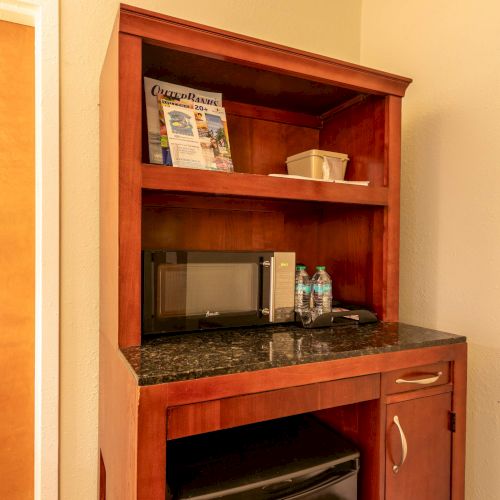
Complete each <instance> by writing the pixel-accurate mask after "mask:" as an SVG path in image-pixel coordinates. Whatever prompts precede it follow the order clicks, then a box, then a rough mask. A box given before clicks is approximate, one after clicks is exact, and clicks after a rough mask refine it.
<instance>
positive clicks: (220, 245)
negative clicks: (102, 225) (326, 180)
mask: <svg viewBox="0 0 500 500" xmlns="http://www.w3.org/2000/svg"><path fill="white" fill-rule="evenodd" d="M209 207H210V206H207V207H206V208H204V209H203V208H199V209H198V208H192V209H189V208H159V207H155V208H147V209H144V211H143V231H142V244H143V248H166V249H171V250H179V249H180V250H183V249H189V250H248V251H251V250H276V249H280V248H281V247H282V246H283V244H282V241H283V214H280V213H279V212H260V211H257V212H253V211H248V212H245V211H241V210H219V209H215V210H214V209H211V208H209ZM186 228H189V231H186Z"/></svg>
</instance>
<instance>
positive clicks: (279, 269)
mask: <svg viewBox="0 0 500 500" xmlns="http://www.w3.org/2000/svg"><path fill="white" fill-rule="evenodd" d="M272 267H273V276H272V280H273V285H272V290H273V292H272V294H271V295H272V297H271V317H270V320H271V322H273V323H282V322H286V321H293V320H294V318H295V315H294V305H295V304H294V302H295V253H294V252H275V253H274V257H273V265H272Z"/></svg>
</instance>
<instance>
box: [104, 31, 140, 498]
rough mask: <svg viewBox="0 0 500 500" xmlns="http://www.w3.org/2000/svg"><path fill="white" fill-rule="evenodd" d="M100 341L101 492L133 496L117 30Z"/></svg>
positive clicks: (107, 70) (110, 83)
mask: <svg viewBox="0 0 500 500" xmlns="http://www.w3.org/2000/svg"><path fill="white" fill-rule="evenodd" d="M99 113H100V116H99V119H100V318H99V319H100V322H99V330H100V332H99V333H100V343H99V449H100V452H101V453H100V457H101V460H102V463H101V468H100V469H101V470H102V471H104V470H105V471H106V474H105V477H101V478H100V483H101V494H102V495H105V498H108V499H113V498H120V499H124V500H129V499H131V500H132V499H135V497H136V470H137V457H136V451H137V450H136V442H137V431H136V425H137V410H136V407H137V404H136V399H137V398H136V384H135V380H134V379H133V376H132V373H131V372H130V371H129V370H128V369H127V368H126V366H125V364H124V361H123V359H122V356H121V354H120V353H119V352H118V349H117V347H118V30H117V26H116V25H115V27H114V30H113V33H112V36H111V40H110V44H109V47H108V51H107V55H106V59H105V62H104V65H103V69H102V73H101V79H100V98H99Z"/></svg>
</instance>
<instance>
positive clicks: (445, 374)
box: [382, 362, 450, 394]
mask: <svg viewBox="0 0 500 500" xmlns="http://www.w3.org/2000/svg"><path fill="white" fill-rule="evenodd" d="M439 373H441V375H439V377H438V378H437V380H436V381H435V382H432V383H430V384H426V385H419V384H416V383H400V384H398V383H396V380H398V379H404V380H409V381H413V380H417V381H418V380H421V379H428V378H435V377H437V376H438V374H439ZM449 381H450V363H448V362H442V363H434V364H432V365H425V366H418V367H413V368H403V369H402V370H395V371H393V372H389V373H384V375H383V377H382V390H383V392H384V393H385V394H395V393H397V392H407V391H416V390H418V389H424V388H426V387H433V386H436V385H443V384H447V383H448V382H449Z"/></svg>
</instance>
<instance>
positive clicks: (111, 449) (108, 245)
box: [99, 6, 466, 500]
mask: <svg viewBox="0 0 500 500" xmlns="http://www.w3.org/2000/svg"><path fill="white" fill-rule="evenodd" d="M144 76H150V77H153V78H160V79H163V80H165V81H170V82H172V83H179V84H185V85H188V86H191V87H195V88H201V89H205V90H209V91H217V92H222V93H223V105H224V107H225V108H226V112H227V116H228V127H229V135H230V141H231V151H232V155H233V162H234V165H235V173H231V174H228V173H219V172H210V171H201V170H189V169H182V168H171V167H162V166H155V165H150V164H148V147H147V129H146V118H145V105H144V91H143V77H144ZM410 81H411V80H409V79H407V78H402V77H399V76H395V75H391V74H387V73H384V72H381V71H375V70H372V69H368V68H363V67H360V66H357V65H354V64H349V63H345V62H341V61H337V60H334V59H330V58H327V57H324V56H320V55H315V54H311V53H307V52H303V51H300V50H297V49H291V48H288V47H284V46H280V45H277V44H273V43H269V42H265V41H261V40H257V39H254V38H250V37H246V36H242V35H237V34H234V33H230V32H226V31H222V30H219V29H214V28H210V27H206V26H202V25H199V24H195V23H191V22H187V21H183V20H179V19H174V18H171V17H167V16H164V15H159V14H154V13H151V12H147V11H144V10H141V9H138V8H135V7H134V8H133V7H128V6H121V8H120V13H119V16H118V18H117V21H116V24H115V26H114V29H113V33H112V36H111V41H110V44H109V48H108V52H107V56H106V59H105V63H104V67H103V70H102V75H101V84H100V127H101V160H100V161H101V184H100V190H101V214H100V220H101V235H100V238H101V239H100V241H101V250H100V251H101V287H100V316H101V319H100V400H99V401H100V410H99V447H100V451H101V468H100V470H101V479H100V484H101V498H107V499H109V500H128V499H136V498H137V499H140V500H160V499H161V500H163V499H164V498H165V491H166V485H165V470H166V463H167V457H168V440H169V439H174V438H176V437H180V436H186V435H189V434H196V433H199V432H205V431H208V430H216V429H220V428H223V427H229V426H235V425H242V424H244V423H249V422H252V421H256V420H265V419H271V418H277V417H280V416H285V414H293V413H301V412H314V411H319V410H322V411H323V417H324V418H325V420H327V421H329V422H331V423H332V425H334V426H335V427H337V428H339V429H340V430H341V431H342V432H344V434H346V435H348V436H349V437H351V439H353V440H354V441H355V442H356V443H357V444H358V445H359V446H360V448H361V449H362V452H363V453H364V454H365V468H364V471H363V472H362V474H361V491H362V497H363V498H364V499H375V498H387V499H396V498H397V499H398V500H400V499H402V498H410V496H404V495H405V494H408V495H409V493H408V492H410V491H412V489H415V488H418V484H419V483H421V482H422V481H432V477H433V476H439V478H438V479H437V481H438V482H439V484H440V485H441V486H439V485H438V486H437V490H435V491H438V492H439V495H443V494H445V495H448V496H450V495H451V497H452V498H454V499H460V498H463V494H464V486H463V481H464V441H465V438H464V436H465V367H466V344H465V343H456V344H450V345H440V346H433V347H426V348H422V349H418V348H417V349H409V350H401V351H399V352H390V353H385V354H371V355H367V356H360V357H356V358H346V359H339V360H332V361H324V362H316V363H309V364H304V365H300V366H289V367H285V368H276V369H269V370H261V371H252V372H245V373H236V374H232V375H219V376H215V377H207V378H198V379H195V380H185V381H178V382H173V383H163V384H152V385H139V383H138V380H137V377H136V375H135V374H134V372H133V370H132V369H131V367H130V366H129V364H128V363H127V361H126V359H125V358H124V356H123V354H122V352H121V349H124V348H127V347H130V346H138V345H140V344H141V249H143V248H152V247H154V248H170V249H182V248H189V249H201V250H278V251H280V250H282V251H287V250H292V251H295V252H296V255H297V260H299V261H301V262H304V263H305V264H307V265H308V266H309V267H312V266H314V265H316V264H317V263H322V264H325V265H326V266H327V267H328V268H331V269H333V270H334V271H333V276H334V292H335V297H336V298H339V299H344V300H348V301H350V302H354V303H356V302H357V303H363V304H368V305H369V306H370V307H371V309H373V310H374V311H375V312H376V313H377V314H378V316H379V318H380V319H381V320H383V321H384V322H397V320H398V293H399V282H398V273H399V269H398V267H399V177H400V136H401V103H402V97H403V95H404V93H405V89H406V87H407V86H408V84H409V83H410ZM314 148H316V149H323V150H332V151H341V152H346V153H348V154H349V157H350V162H349V165H348V169H347V177H346V178H347V179H348V180H369V181H370V184H369V186H368V187H365V186H355V185H342V184H327V183H321V182H312V181H302V180H292V179H280V178H276V177H269V176H268V174H271V173H278V174H283V173H286V165H285V160H286V158H287V156H290V155H293V154H296V153H299V152H301V151H304V150H308V149H314ZM438 369H439V370H440V371H441V372H442V373H445V375H444V376H443V378H441V379H440V380H439V381H437V382H435V383H434V382H433V383H430V384H429V385H417V386H411V387H409V388H404V389H402V388H400V387H399V386H397V385H396V384H395V382H394V380H395V379H396V378H401V377H404V376H406V375H405V374H408V373H410V372H411V373H413V374H415V373H416V372H422V373H428V372H434V371H435V370H438ZM319 400H321V403H318V401H319ZM282 401H288V402H290V401H293V404H291V403H290V404H285V405H283V404H281V402H282ZM397 405H406V406H405V407H404V409H403V408H399V407H398V406H397ZM443 405H444V407H445V410H444V411H445V414H446V415H447V414H448V412H450V411H452V412H453V414H456V430H455V432H453V433H451V434H450V430H449V429H448V427H447V424H443V423H442V422H441V421H440V423H439V425H440V427H438V428H435V429H433V430H432V432H430V433H429V432H427V431H426V432H423V429H428V428H430V427H432V426H433V420H432V419H433V416H434V414H435V413H436V412H437V411H438V410H439V408H441V407H442V406H443ZM238 408H240V409H243V410H241V411H238ZM283 408H286V409H285V410H283ZM250 410H251V411H250ZM395 411H401V412H402V411H404V412H406V414H408V415H420V416H421V417H422V419H423V421H422V420H421V421H420V422H419V421H416V420H413V421H412V424H411V425H412V427H411V429H407V430H406V432H407V434H408V432H413V433H414V434H415V435H417V436H418V435H420V434H421V435H422V436H424V438H425V439H427V441H426V442H424V443H422V444H421V446H420V448H421V449H420V450H419V451H418V453H417V455H418V456H419V460H420V461H418V460H417V461H416V462H415V461H414V462H413V469H411V471H410V472H408V473H403V472H402V473H401V474H399V476H398V475H395V474H393V473H392V471H391V465H390V464H389V462H390V460H389V458H386V455H387V454H388V453H389V451H388V448H389V446H386V434H389V430H388V429H390V428H391V422H392V421H391V420H390V419H391V418H392V417H391V415H393V414H394V412H395ZM325 412H326V414H325ZM242 413H243V414H244V415H247V417H246V418H243V417H241V415H242ZM257 414H258V417H255V415H257ZM234 415H240V417H239V418H236V417H234ZM252 415H253V417H252ZM167 420H168V425H167ZM222 422H224V423H222ZM444 433H446V435H445V437H444V438H443V437H442V436H443V435H444ZM407 437H408V436H407ZM408 439H409V440H410V439H411V438H410V437H408ZM443 439H444V441H443ZM430 440H432V441H433V442H430ZM443 442H444V445H443ZM441 446H442V448H441V449H436V447H441ZM426 447H427V449H426ZM429 453H432V454H433V456H434V463H431V464H429V463H427V457H428V456H429ZM443 455H444V457H443ZM405 474H406V475H405ZM425 474H427V476H426V475H425ZM429 474H430V476H429ZM443 475H444V477H445V479H444V480H443ZM398 481H399V482H398ZM443 484H444V485H445V486H442V485H443ZM446 484H448V487H447V488H448V489H446ZM443 488H444V489H443ZM443 492H446V493H443ZM402 495H403V496H402ZM436 498H438V497H436ZM439 498H441V497H440V496H439Z"/></svg>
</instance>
